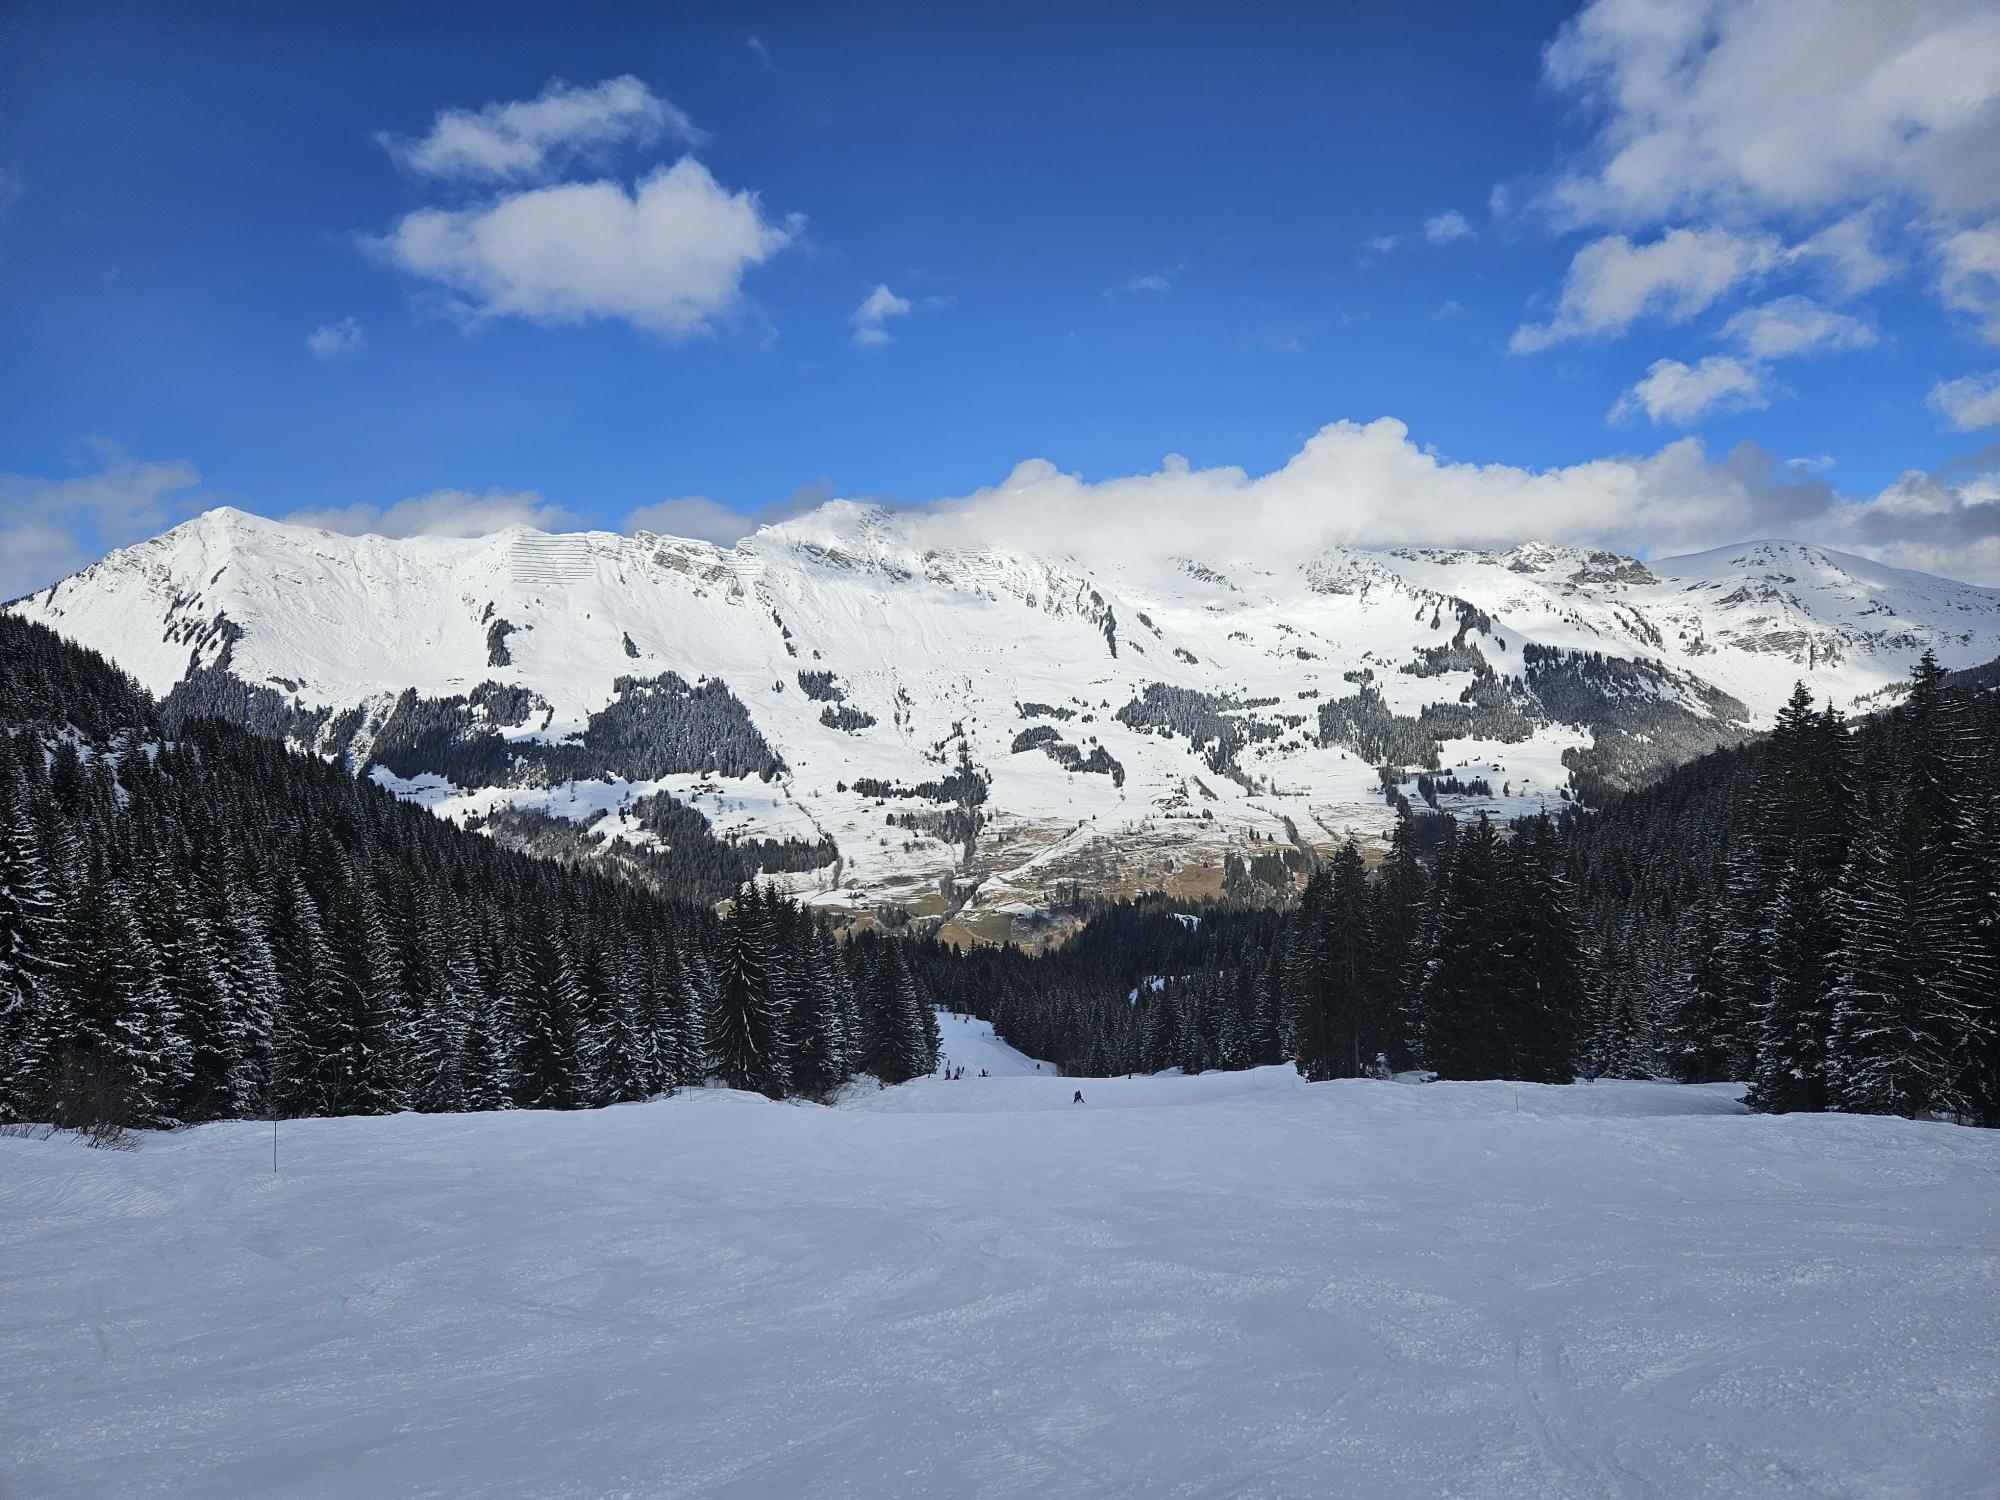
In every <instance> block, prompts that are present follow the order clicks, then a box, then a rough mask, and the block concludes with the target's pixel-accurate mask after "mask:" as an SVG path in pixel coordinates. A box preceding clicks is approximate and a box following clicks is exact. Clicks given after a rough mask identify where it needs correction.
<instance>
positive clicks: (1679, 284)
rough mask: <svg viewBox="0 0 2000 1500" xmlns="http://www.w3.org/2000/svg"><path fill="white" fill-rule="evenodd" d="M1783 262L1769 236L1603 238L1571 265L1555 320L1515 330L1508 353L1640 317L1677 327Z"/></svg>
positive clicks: (1602, 333) (1619, 327)
mask: <svg viewBox="0 0 2000 1500" xmlns="http://www.w3.org/2000/svg"><path fill="white" fill-rule="evenodd" d="M1783 259H1784V247H1783V245H1782V244H1781V243H1780V242H1779V240H1778V238H1777V236H1775V235H1771V234H1762V233H1745V234H1738V233H1736V232H1734V231H1731V230H1726V229H1674V230H1670V231H1669V232H1667V233H1666V234H1663V235H1661V236H1660V237H1659V238H1658V239H1656V240H1653V241H1651V242H1649V243H1647V244H1637V245H1635V244H1634V243H1633V242H1632V241H1631V240H1629V239H1627V238H1626V237H1625V236H1624V235H1622V234H1612V235H1606V236H1604V237H1603V238H1601V239H1596V240H1593V241H1591V242H1590V243H1589V244H1588V245H1585V246H1584V247H1583V248H1582V249H1581V250H1579V251H1577V253H1576V255H1575V257H1574V258H1573V259H1572V260H1571V261H1570V266H1569V275H1568V278H1567V279H1566V280H1565V281H1564V283H1563V290H1562V299H1561V301H1560V303H1559V304H1558V306H1557V308H1556V312H1555V316H1554V317H1552V318H1550V319H1549V321H1548V322H1546V323H1539V324H1536V323H1526V324H1523V325H1522V326H1521V327H1519V328H1517V329H1515V330H1514V336H1513V338H1512V339H1511V340H1510V341H1509V344H1508V347H1509V348H1511V349H1512V350H1513V351H1514V352H1515V353H1517V354H1532V353H1535V352H1537V351H1539V350H1543V349H1548V348H1551V347H1553V346H1554V345H1556V344H1560V343H1563V342H1565V341H1566V340H1569V339H1579V338H1593V337H1606V336H1608V337H1616V336H1618V335H1619V334H1622V333H1624V332H1625V330H1626V329H1628V328H1630V327H1631V326H1632V324H1633V323H1634V322H1636V321H1637V320H1638V319H1639V318H1641V317H1645V316H1655V317H1663V318H1666V319H1667V320H1668V321H1670V322H1675V323H1683V322H1686V321H1687V320H1688V319H1689V318H1691V317H1693V316H1694V315H1695V314H1697V313H1699V312H1702V311H1703V310H1705V309H1706V308H1708V307H1710V306H1712V305H1713V304H1714V303H1715V302H1716V300H1717V299H1718V298H1720V297H1722V296H1723V295H1724V294H1725V293H1727V292H1729V291H1731V290H1733V289H1734V288H1736V287H1738V286H1740V285H1742V284H1743V283H1745V282H1747V281H1750V280H1753V279H1754V278H1756V277H1758V276H1760V275H1762V274H1764V273H1765V272H1766V271H1769V270H1770V269H1772V268H1773V267H1774V266H1776V265H1778V264H1779V263H1780V262H1781V261H1782V260H1783Z"/></svg>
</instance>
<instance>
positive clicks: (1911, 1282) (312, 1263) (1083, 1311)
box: [0, 1068, 2000, 1500]
mask: <svg viewBox="0 0 2000 1500" xmlns="http://www.w3.org/2000/svg"><path fill="white" fill-rule="evenodd" d="M1079 1088H1080V1089H1081V1090H1082V1091H1083V1093H1084V1096H1085V1099H1086V1101H1087V1102H1086V1104H1084V1105H1083V1106H1075V1105H1072V1104H1071V1102H1070V1100H1071V1096H1072V1093H1073V1091H1074V1090H1076V1089H1079ZM1734 1092H1735V1090H1733V1089H1731V1088H1729V1087H1728V1086H1726V1085H1725V1086H1708V1087H1701V1086H1697V1087H1686V1088H1684V1087H1677V1086H1674V1085H1670V1084H1656V1083H1624V1082H1603V1083H1598V1084H1594V1085H1589V1086H1581V1085H1579V1086H1575V1087H1550V1086H1545V1085H1536V1084H1529V1085H1526V1086H1523V1087H1520V1088H1518V1089H1517V1088H1515V1087H1513V1086H1511V1085H1509V1084H1507V1083H1502V1082H1492V1083H1439V1084H1431V1085H1428V1086H1424V1087H1411V1086H1405V1085H1399V1084H1391V1083H1376V1082H1372V1081H1346V1082H1340V1083H1326V1084H1312V1085H1308V1084H1306V1083H1304V1082H1302V1081H1301V1080H1300V1079H1299V1078H1298V1076H1297V1074H1295V1073H1293V1072H1292V1070H1290V1069H1289V1068H1284V1069H1280V1068H1267V1069H1257V1070H1254V1071H1250V1072H1241V1073H1215V1074H1205V1075H1202V1076H1200V1077H1196V1078H1137V1079H1130V1080H1127V1079H1124V1078H1115V1079H1102V1080H1099V1079H1074V1078H1051V1077H1035V1076H1027V1077H1011V1078H1005V1077H1003V1078H986V1079H979V1078H976V1077H975V1078H968V1079H966V1080H964V1081H961V1082H954V1083H945V1082H943V1081H942V1080H933V1081H924V1082H918V1083H914V1084H908V1085H904V1086H902V1087H900V1088H891V1089H886V1090H882V1091H879V1092H878V1091H876V1090H873V1089H869V1090H864V1091H860V1092H859V1095H858V1097H857V1098H855V1099H854V1100H852V1101H851V1102H850V1103H849V1105H848V1107H845V1108H839V1109H831V1110H827V1109H816V1108H811V1107H807V1106H801V1105H795V1104H773V1103H771V1102H770V1101H768V1100H765V1099H763V1098H760V1097H756V1096H752V1095H745V1094H735V1093H728V1092H725V1091H721V1090H707V1089H696V1090H684V1091H683V1092H682V1093H681V1094H680V1095H679V1096H678V1097H675V1098H671V1099H663V1100H659V1101H656V1102H653V1103H647V1104H634V1105H625V1106H620V1107H617V1108H613V1109H602V1110H584V1111H576V1112H565V1113H550V1112H543V1111H535V1110H514V1111H505V1112H498V1113H489V1114H473V1115H429V1114H415V1113H405V1114H397V1115H389V1116H383V1117H374V1118H370V1117H354V1118H347V1119H319V1120H288V1121H286V1122H284V1124H283V1126H282V1127H281V1132H280V1134H281V1140H280V1142H279V1158H278V1171H277V1172H276V1173H273V1172H272V1170H271V1149H272V1140H271V1128H270V1126H268V1125H265V1124H262V1123H259V1122H251V1121H241V1122H232V1123H226V1124H213V1125H203V1126H199V1127H196V1128H194V1129H191V1130H181V1131H174V1132H171V1133H157V1134H153V1133H149V1134H147V1135H145V1136H144V1137H143V1138H142V1140H141V1143H140V1145H139V1149H137V1150H133V1151H89V1150H84V1149H81V1148H80V1147H79V1146H77V1145H76V1144H74V1143H69V1142H63V1141H38V1140H30V1139H18V1138H16V1139H9V1138H5V1137H0V1201H4V1202H5V1204H6V1206H7V1212H6V1213H4V1214H0V1307H4V1308H6V1309H7V1310H8V1314H9V1316H8V1319H7V1325H6V1326H7V1343H6V1350H7V1357H6V1358H5V1359H0V1473H4V1474H5V1475H6V1476H7V1479H8V1487H9V1491H10V1493H19V1494H21V1495H24V1496H28V1495H33V1496H41V1497H45V1500H70V1497H77V1500H82V1497H103V1496H107V1495H130V1494H135V1493H150V1494H157V1495H260V1496H261V1495H283V1496H287V1497H290V1500H345V1497H357V1500H359V1497H368V1500H374V1497H379V1496H384V1495H481V1496H496V1497H554V1496H603V1495H619V1494H622V1495H672V1496H685V1497H690V1500H692V1497H710V1500H713V1497H721V1496H739V1497H740V1496H761V1495H815V1496H827V1497H836V1496H837V1497H851V1500H861V1497H868V1500H878V1497H879V1500H889V1497H897V1496H912V1497H914V1496H924V1497H968V1500H969V1497H981V1500H1011V1497H1028V1496H1036V1497H1040V1496H1048V1495H1062V1496H1074V1497H1093V1500H1113V1497H1116V1500H1130V1497H1134V1496H1153V1495H1162V1496H1164V1495H1178V1496H1256V1497H1261V1500H1308V1497H1310V1500H1328V1497H1367V1500H1431V1497H1436V1496H1439V1495H1461V1496H1467V1497H1484V1500H1493V1497H1507V1500H1614V1497H1616V1500H1640V1497H1667V1496H1671V1497H1694V1496H1711V1497H1717V1496H1729V1497H1735V1500H1753V1497H1754V1500H1806V1497H1814V1500H1824V1497H1828V1496H1877V1497H1887V1496H1910V1497H1914V1496H1930V1497H1940V1500H1941V1497H1945V1496H1963V1497H1970V1496H1975V1495H1990V1494H1991V1493H1992V1484H1991V1480H1992V1476H1993V1474H1994V1473H1995V1471H1996V1468H2000V1428H1996V1427H1995V1425H1994V1423H1993V1421H1992V1415H1993V1402H1992V1392H1993V1389H1994V1385H1995V1381H1996V1379H2000V1299H1996V1298H1995V1297H1994V1295H1993V1290H1994V1288H1993V1257H1992V1243H1993V1234H1992V1229H1993V1214H1992V1202H1993V1194H1992V1185H1993V1182H1994V1175H1995V1172H1996V1171H2000V1136H1996V1135H1995V1133H1994V1132H1992V1131H1983V1130H1967V1129H1962V1128H1959V1127H1955V1126H1950V1125H1940V1124H1931V1123H1921V1122H1916V1121H1909V1120H1900V1119H1894V1118H1879V1117H1868V1116H1854V1115H1812V1114H1794V1115H1776V1116H1771V1115H1752V1114H1749V1113H1747V1112H1745V1111H1744V1110H1743V1107H1742V1106H1741V1105H1738V1104H1736V1103H1735V1102H1734V1100H1733V1094H1734Z"/></svg>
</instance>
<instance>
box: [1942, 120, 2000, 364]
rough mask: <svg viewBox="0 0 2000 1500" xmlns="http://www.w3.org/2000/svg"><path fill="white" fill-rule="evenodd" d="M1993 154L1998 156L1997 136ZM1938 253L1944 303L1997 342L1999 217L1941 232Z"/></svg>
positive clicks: (1999, 336)
mask: <svg viewBox="0 0 2000 1500" xmlns="http://www.w3.org/2000/svg"><path fill="white" fill-rule="evenodd" d="M1994 155H1995V156H1996V157H2000V136H1996V138H1995V141H1994ZM1937 255H1938V295H1939V296H1940V297H1942V298H1943V299H1944V304H1945V306H1947V307H1949V308H1951V309H1953V310H1954V311H1957V312H1962V313H1967V314H1969V315H1971V316H1972V317H1973V318H1975V319H1976V320H1978V323H1979V326H1980V332H1981V333H1983V334H1984V335H1985V336H1986V339H1987V341H1988V342H1989V343H1995V344H2000V220H1995V221H1994V222H1993V223H1991V224H1986V225H1983V226H1980V227H1977V228H1967V229H1956V230H1948V231H1946V232H1944V233H1942V234H1940V235H1939V236H1938V240H1937Z"/></svg>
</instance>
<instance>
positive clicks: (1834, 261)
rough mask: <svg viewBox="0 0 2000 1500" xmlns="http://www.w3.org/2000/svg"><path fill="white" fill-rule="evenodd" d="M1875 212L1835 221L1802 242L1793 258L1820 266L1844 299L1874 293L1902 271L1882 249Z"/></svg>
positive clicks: (1869, 210)
mask: <svg viewBox="0 0 2000 1500" xmlns="http://www.w3.org/2000/svg"><path fill="white" fill-rule="evenodd" d="M1876 218H1877V215H1876V213H1875V211H1874V210H1873V209H1872V208H1865V209H1861V210H1858V211H1857V212H1855V213H1851V214H1849V215H1848V216H1847V217H1846V218H1844V219H1836V220H1834V221H1833V223H1831V224H1829V225H1827V226H1826V227H1825V228H1824V229H1821V230H1819V231H1818V232H1817V233H1815V234H1813V235H1810V236H1808V237H1807V238H1806V239H1804V240H1801V241H1800V242H1799V244H1798V245H1796V246H1795V247H1794V248H1793V250H1792V258H1793V259H1794V260H1796V261H1799V262H1801V263H1803V264H1806V265H1809V266H1810V265H1817V266H1818V267H1819V268H1820V269H1821V271H1822V272H1823V273H1824V274H1825V275H1826V277H1827V278H1828V279H1829V280H1830V281H1831V283H1832V287H1833V290H1834V291H1835V292H1837V293H1838V294H1839V295H1840V296H1843V297H1858V296H1860V295H1861V294H1862V293H1863V292H1866V291H1872V290H1873V289H1874V288H1876V287H1878V286H1880V285H1881V284H1882V283H1883V282H1885V281H1887V280H1889V278H1890V277H1892V276H1894V275H1896V273H1897V272H1898V271H1900V270H1901V269H1902V266H1901V264H1900V262H1898V261H1897V260H1896V259H1894V258H1893V257H1892V256H1890V255H1887V254H1885V253H1884V252H1883V251H1882V249H1881V248H1880V230H1879V226H1878V225H1877V223H1876Z"/></svg>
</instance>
